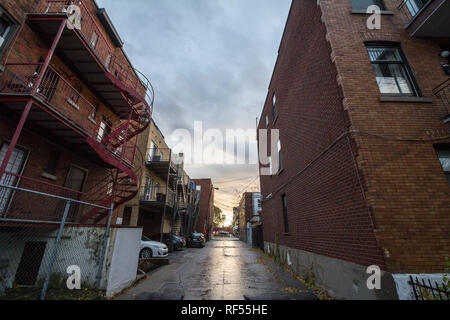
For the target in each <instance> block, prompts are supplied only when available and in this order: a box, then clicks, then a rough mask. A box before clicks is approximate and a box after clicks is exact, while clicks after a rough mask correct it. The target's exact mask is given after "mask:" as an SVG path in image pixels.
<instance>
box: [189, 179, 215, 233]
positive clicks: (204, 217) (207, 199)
mask: <svg viewBox="0 0 450 320" xmlns="http://www.w3.org/2000/svg"><path fill="white" fill-rule="evenodd" d="M193 182H194V184H195V188H196V191H200V214H199V217H198V219H197V220H196V222H194V227H193V231H196V232H201V233H204V232H205V231H206V234H205V236H206V239H208V240H209V239H211V235H212V233H213V231H214V230H213V228H214V191H215V188H214V186H213V184H212V180H211V179H193Z"/></svg>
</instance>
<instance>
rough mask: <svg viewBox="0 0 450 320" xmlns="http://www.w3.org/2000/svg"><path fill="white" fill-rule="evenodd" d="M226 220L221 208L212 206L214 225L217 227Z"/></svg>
mask: <svg viewBox="0 0 450 320" xmlns="http://www.w3.org/2000/svg"><path fill="white" fill-rule="evenodd" d="M225 221H226V216H225V215H224V214H222V209H220V208H218V207H216V206H214V227H216V228H217V227H219V226H220V225H221V224H223V223H224V222H225Z"/></svg>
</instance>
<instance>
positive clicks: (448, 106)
mask: <svg viewBox="0 0 450 320" xmlns="http://www.w3.org/2000/svg"><path fill="white" fill-rule="evenodd" d="M433 94H434V95H435V96H436V97H437V98H438V99H439V101H440V103H441V104H442V106H444V108H445V110H446V113H447V114H446V116H445V117H444V118H443V119H442V120H443V121H444V123H446V124H450V78H449V79H447V80H445V81H444V82H443V83H441V84H440V85H439V86H437V87H436V88H435V89H434V90H433Z"/></svg>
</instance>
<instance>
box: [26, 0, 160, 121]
mask: <svg viewBox="0 0 450 320" xmlns="http://www.w3.org/2000/svg"><path fill="white" fill-rule="evenodd" d="M73 5H76V6H77V7H78V8H79V9H80V12H79V13H80V16H81V21H80V23H79V25H78V26H77V24H76V23H75V24H73V25H72V24H68V26H69V27H66V28H65V30H64V32H63V34H62V37H61V40H60V41H59V43H58V46H57V48H56V53H57V54H58V55H59V56H60V57H61V59H62V60H63V62H64V63H66V64H67V65H68V66H69V67H70V68H71V69H72V70H74V71H75V73H76V74H77V76H79V77H80V79H81V80H82V81H83V82H84V83H85V84H87V85H88V86H89V87H90V89H91V90H92V91H93V92H94V93H95V94H96V96H98V97H99V98H100V100H102V101H103V102H104V103H105V104H106V105H107V106H108V107H110V108H111V109H112V111H113V112H115V113H116V114H117V115H118V116H119V117H121V118H126V116H127V115H128V111H129V108H130V106H129V102H130V101H129V99H128V98H129V97H128V98H124V96H123V94H122V91H126V92H128V93H130V96H132V97H135V98H136V99H135V101H133V102H132V103H133V104H136V103H138V102H141V103H145V104H146V105H147V106H148V108H149V110H148V112H149V113H150V114H151V110H150V109H151V107H152V105H153V88H152V85H151V83H150V81H149V80H148V79H147V78H146V77H145V76H144V75H143V74H142V73H140V72H139V71H137V70H135V69H133V67H132V66H131V64H130V63H129V61H128V60H127V59H126V58H125V57H119V56H118V55H116V54H115V53H116V52H117V51H118V50H120V49H117V48H113V46H112V45H111V43H110V41H109V40H108V39H107V37H106V36H105V34H104V33H105V32H104V30H103V28H101V27H100V26H99V24H98V23H97V20H96V19H95V17H94V16H93V15H92V14H91V12H90V11H89V10H88V8H87V7H86V5H85V4H84V2H83V1H80V0H79V1H54V0H43V1H40V3H39V4H38V5H37V6H36V8H35V10H34V11H35V12H33V13H29V14H28V23H29V24H30V26H31V28H32V29H33V30H34V31H35V32H37V33H38V34H40V35H41V37H42V38H43V39H45V40H47V41H48V42H49V43H51V41H52V39H53V38H54V36H55V35H56V33H57V31H58V28H59V26H60V24H61V22H62V21H64V20H66V19H70V20H71V21H72V20H73V19H74V16H73V15H72V13H73V11H71V10H73V9H72V7H73Z"/></svg>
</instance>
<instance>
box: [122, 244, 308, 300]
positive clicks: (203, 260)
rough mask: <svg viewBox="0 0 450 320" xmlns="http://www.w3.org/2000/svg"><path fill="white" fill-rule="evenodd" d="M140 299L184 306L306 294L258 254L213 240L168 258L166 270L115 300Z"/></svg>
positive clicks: (245, 246)
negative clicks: (167, 299) (155, 297)
mask: <svg viewBox="0 0 450 320" xmlns="http://www.w3.org/2000/svg"><path fill="white" fill-rule="evenodd" d="M142 293H152V294H164V295H169V296H174V297H175V296H183V297H184V299H185V300H244V296H247V297H251V298H258V299H263V300H265V299H276V298H282V297H284V298H287V297H288V298H289V294H291V295H292V294H297V296H298V295H299V294H300V295H302V294H310V291H309V290H308V289H307V288H306V287H305V286H304V285H303V284H302V283H301V282H300V281H298V280H297V279H295V278H294V277H292V276H291V275H290V274H289V273H287V272H286V271H284V270H283V269H282V268H280V267H279V266H278V265H277V264H275V263H274V262H273V261H272V260H271V259H269V258H267V257H266V256H265V255H264V253H263V252H261V251H259V250H256V249H252V248H250V247H249V246H248V245H247V244H245V243H243V242H241V241H239V240H237V239H215V240H212V241H210V242H208V243H207V245H206V247H205V248H203V249H194V248H191V249H185V250H184V251H183V252H177V253H175V254H173V255H172V256H171V258H170V264H169V265H168V266H164V267H161V268H159V269H157V270H155V271H153V272H151V273H149V274H148V278H147V279H146V280H144V281H142V282H141V283H140V284H138V285H137V286H135V287H134V288H131V289H129V290H128V291H127V292H125V293H124V294H122V295H120V296H119V297H117V298H116V299H118V300H134V299H135V298H136V297H137V296H139V295H141V294H142ZM286 295H288V296H287V297H286Z"/></svg>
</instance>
